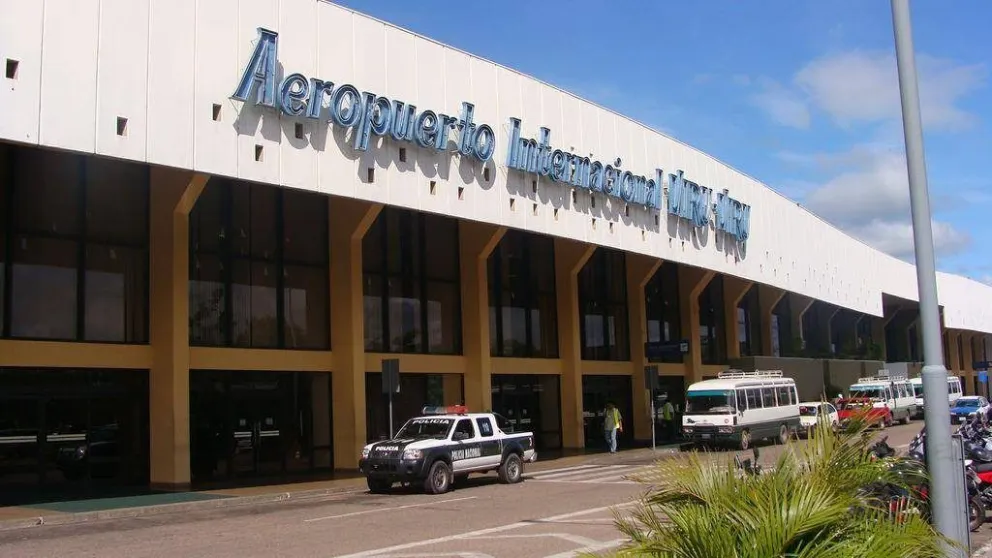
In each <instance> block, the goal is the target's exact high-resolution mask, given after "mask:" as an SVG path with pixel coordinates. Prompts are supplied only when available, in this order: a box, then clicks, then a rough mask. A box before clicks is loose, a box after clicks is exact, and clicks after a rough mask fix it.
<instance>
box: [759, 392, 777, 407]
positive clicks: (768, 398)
mask: <svg viewBox="0 0 992 558" xmlns="http://www.w3.org/2000/svg"><path fill="white" fill-rule="evenodd" d="M774 390H775V388H761V403H762V404H763V405H764V406H765V407H774V406H775V391H774Z"/></svg>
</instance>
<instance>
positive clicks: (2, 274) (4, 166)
mask: <svg viewBox="0 0 992 558" xmlns="http://www.w3.org/2000/svg"><path fill="white" fill-rule="evenodd" d="M11 149H12V148H10V147H9V146H7V145H0V335H3V325H2V324H3V323H4V316H5V315H6V311H7V309H6V308H4V299H5V298H6V297H5V296H4V293H6V292H7V261H6V260H7V224H8V223H10V220H11V219H13V216H12V215H10V214H9V213H8V212H7V209H8V208H7V196H8V194H9V193H10V192H12V191H13V185H10V184H7V178H8V177H9V176H10V161H9V159H10V152H11Z"/></svg>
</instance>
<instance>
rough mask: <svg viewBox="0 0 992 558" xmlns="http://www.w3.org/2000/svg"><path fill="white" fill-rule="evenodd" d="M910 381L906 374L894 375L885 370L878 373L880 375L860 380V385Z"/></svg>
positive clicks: (898, 373)
mask: <svg viewBox="0 0 992 558" xmlns="http://www.w3.org/2000/svg"><path fill="white" fill-rule="evenodd" d="M907 380H909V377H908V376H906V373H905V372H897V373H895V374H892V373H891V372H889V371H888V370H886V369H885V368H883V369H881V370H879V371H878V374H877V375H875V376H872V377H868V378H858V383H859V384H870V383H878V382H905V381H907Z"/></svg>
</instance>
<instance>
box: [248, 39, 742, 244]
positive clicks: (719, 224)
mask: <svg viewBox="0 0 992 558" xmlns="http://www.w3.org/2000/svg"><path fill="white" fill-rule="evenodd" d="M278 41H279V34H278V33H276V32H275V31H270V30H268V29H264V28H261V27H260V28H259V29H258V41H257V42H256V44H255V48H254V50H253V51H252V54H251V57H250V58H249V59H248V63H247V64H246V65H245V68H244V71H243V72H242V74H241V80H240V81H239V82H238V85H237V88H236V89H235V91H234V94H233V95H232V96H231V97H232V98H234V99H237V100H239V101H242V102H247V101H248V100H249V99H250V98H252V96H254V99H255V104H257V105H262V106H266V107H270V108H274V109H278V110H280V111H281V112H282V113H283V114H286V115H288V116H292V117H304V118H310V119H314V120H320V119H325V121H330V122H333V123H334V124H336V125H337V126H340V127H343V128H351V129H353V130H354V134H353V147H354V148H355V149H356V150H359V151H367V150H368V147H369V141H370V139H371V137H372V136H373V135H375V136H379V137H390V138H392V139H393V140H396V141H401V142H409V143H413V144H415V145H418V146H420V147H423V148H426V149H433V150H435V151H457V152H458V153H460V154H462V155H465V156H469V157H473V158H475V159H477V160H478V161H480V162H482V163H486V162H488V161H490V160H491V159H492V157H493V155H494V153H495V152H496V134H495V133H494V132H493V129H492V127H491V126H489V125H488V124H477V123H476V122H474V121H473V117H474V113H475V107H474V105H472V103H469V102H463V103H462V107H461V114H460V116H457V117H456V116H449V115H447V114H444V113H440V112H436V111H434V110H431V109H424V110H420V109H418V108H417V106H416V105H413V104H410V103H407V102H405V101H400V100H395V99H389V98H387V97H383V96H380V95H378V94H376V93H373V92H369V91H362V92H360V91H359V90H358V88H356V87H355V86H354V85H351V84H348V83H345V84H340V85H338V84H335V83H334V82H331V81H325V80H322V79H318V78H314V77H309V78H308V77H307V76H304V75H303V74H300V73H292V74H289V75H287V76H285V77H284V78H282V79H281V80H279V81H278V83H277V80H276V78H277V75H276V63H277V60H278V48H279V44H278ZM509 130H510V132H509V143H508V145H507V150H506V166H507V168H508V169H512V170H516V171H520V172H524V173H528V174H536V175H538V176H542V177H548V178H550V179H551V180H552V181H553V182H556V183H559V184H563V185H568V186H572V187H576V188H583V189H587V190H590V191H592V192H600V193H602V194H604V195H607V196H610V197H614V198H617V199H619V200H622V201H623V202H626V203H630V204H634V205H639V206H642V207H645V208H648V209H653V210H659V211H660V210H662V192H663V190H664V171H663V170H662V169H661V168H656V169H655V170H654V173H653V176H651V175H647V176H646V175H641V174H634V173H633V172H631V171H629V170H625V169H623V168H621V166H622V163H621V159H619V158H617V159H615V160H614V161H613V162H605V163H604V162H602V161H594V160H592V159H591V158H590V157H587V156H582V155H577V154H575V153H570V152H567V151H563V150H561V149H556V148H554V147H553V146H552V144H551V130H549V129H548V128H543V127H542V128H540V133H539V137H538V139H533V138H526V137H523V135H522V133H521V121H520V119H519V118H510V121H509ZM456 138H457V139H456ZM452 139H454V140H455V141H454V142H452V141H450V140H452ZM668 176H669V179H668V213H669V214H670V215H672V216H675V217H676V218H679V219H684V220H686V221H688V222H690V223H691V224H693V225H694V226H695V227H705V226H709V225H710V223H711V221H710V220H711V218H712V219H713V222H712V224H713V226H714V227H715V228H716V229H717V230H719V231H722V232H723V233H725V234H727V235H730V236H732V237H733V238H735V239H736V240H737V241H738V242H744V241H746V240H747V238H748V236H749V233H750V219H751V207H750V206H749V205H746V204H744V203H741V202H740V201H738V200H736V199H734V198H731V197H730V195H729V193H728V192H727V190H724V191H723V192H720V193H717V194H716V201H715V202H714V200H713V190H712V189H711V188H708V187H705V186H701V185H699V184H696V183H695V182H692V181H689V180H686V179H685V178H684V177H683V173H682V171H681V170H680V171H678V172H677V173H676V174H669V175H668Z"/></svg>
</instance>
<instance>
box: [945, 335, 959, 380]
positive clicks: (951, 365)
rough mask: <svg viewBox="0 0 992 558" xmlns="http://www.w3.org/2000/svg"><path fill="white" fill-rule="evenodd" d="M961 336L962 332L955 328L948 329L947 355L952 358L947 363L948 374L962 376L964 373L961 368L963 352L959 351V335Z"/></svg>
mask: <svg viewBox="0 0 992 558" xmlns="http://www.w3.org/2000/svg"><path fill="white" fill-rule="evenodd" d="M960 336H961V332H960V331H957V330H955V329H949V330H947V348H948V351H947V355H948V358H949V359H951V361H950V362H947V363H945V364H944V365H945V367H946V368H947V372H948V374H954V375H956V376H960V375H961V374H962V372H963V371H962V370H961V353H960V352H959V351H958V337H960Z"/></svg>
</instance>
